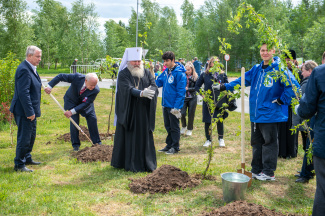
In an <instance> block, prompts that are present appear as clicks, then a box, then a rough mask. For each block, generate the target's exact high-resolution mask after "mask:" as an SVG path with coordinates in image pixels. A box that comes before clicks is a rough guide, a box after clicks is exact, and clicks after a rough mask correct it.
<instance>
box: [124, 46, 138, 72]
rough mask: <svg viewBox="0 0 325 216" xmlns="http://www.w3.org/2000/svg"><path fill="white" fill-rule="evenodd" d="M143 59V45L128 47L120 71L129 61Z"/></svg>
mask: <svg viewBox="0 0 325 216" xmlns="http://www.w3.org/2000/svg"><path fill="white" fill-rule="evenodd" d="M141 59H142V48H141V47H132V48H126V49H125V52H124V55H123V59H122V61H121V64H120V67H119V69H118V71H119V72H120V71H121V70H123V69H124V68H126V66H127V62H128V61H141Z"/></svg>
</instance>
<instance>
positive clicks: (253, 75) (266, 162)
mask: <svg viewBox="0 0 325 216" xmlns="http://www.w3.org/2000/svg"><path fill="white" fill-rule="evenodd" d="M274 53H275V50H268V48H267V44H263V45H262V46H261V48H260V55H261V58H262V59H263V61H262V63H261V64H257V65H255V66H253V67H252V68H251V69H250V70H249V71H247V72H246V73H245V86H251V88H250V95H249V107H250V120H251V145H252V148H253V159H252V163H251V165H252V176H253V178H255V179H258V180H262V181H265V180H275V176H274V171H275V170H276V166H277V158H278V148H279V147H278V126H279V122H286V121H287V120H288V116H286V115H285V114H284V113H283V112H282V108H281V105H283V104H285V105H289V104H290V103H291V98H292V97H294V96H295V94H294V92H293V90H292V86H291V85H290V82H289V84H286V83H284V82H281V81H280V80H277V81H275V80H274V79H273V78H272V76H270V72H272V71H273V70H279V63H280V59H279V58H278V57H274V58H273V54H274ZM269 63H271V65H269ZM285 74H287V72H285ZM286 76H287V75H286ZM287 78H288V76H287ZM238 84H239V85H240V84H241V77H239V78H238V79H236V80H234V81H233V82H230V83H225V84H221V85H218V86H214V88H216V89H220V90H230V91H233V90H234V87H235V86H236V85H238ZM298 87H299V86H298Z"/></svg>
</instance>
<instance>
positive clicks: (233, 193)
mask: <svg viewBox="0 0 325 216" xmlns="http://www.w3.org/2000/svg"><path fill="white" fill-rule="evenodd" d="M221 178H222V191H223V200H224V201H225V202H226V203H229V202H231V201H234V200H244V199H245V192H246V189H247V185H248V182H249V180H250V178H249V177H248V176H247V175H244V174H241V173H233V172H229V173H222V174H221Z"/></svg>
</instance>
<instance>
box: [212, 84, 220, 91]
mask: <svg viewBox="0 0 325 216" xmlns="http://www.w3.org/2000/svg"><path fill="white" fill-rule="evenodd" d="M220 86H221V85H220V84H213V85H212V88H213V89H217V90H218V91H220Z"/></svg>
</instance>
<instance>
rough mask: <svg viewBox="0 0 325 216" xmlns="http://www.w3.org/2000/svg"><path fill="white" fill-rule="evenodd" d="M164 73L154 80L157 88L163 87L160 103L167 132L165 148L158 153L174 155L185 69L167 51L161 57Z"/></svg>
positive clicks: (183, 94) (183, 97)
mask: <svg viewBox="0 0 325 216" xmlns="http://www.w3.org/2000/svg"><path fill="white" fill-rule="evenodd" d="M162 59H163V60H164V65H165V66H166V67H167V68H166V69H165V71H164V72H163V73H162V74H161V75H160V76H159V77H158V79H157V80H156V85H157V86H158V87H163V92H162V102H161V105H162V106H163V115H164V123H165V128H166V130H167V133H168V135H167V138H166V144H167V146H166V147H165V148H163V149H161V150H158V151H159V152H165V153H166V154H175V153H178V151H179V139H180V128H179V119H180V118H181V116H182V115H181V109H182V107H183V104H184V99H185V93H186V89H185V87H186V82H187V79H186V74H185V72H186V69H185V67H184V66H183V65H182V64H180V63H178V62H175V54H174V53H173V52H171V51H167V52H165V53H164V54H163V55H162Z"/></svg>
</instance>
